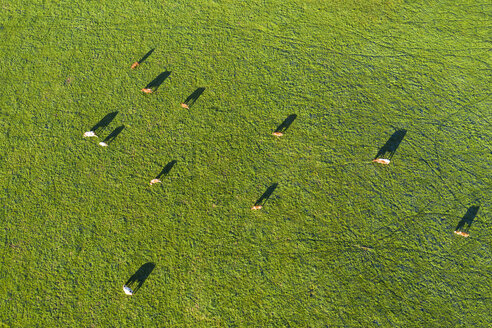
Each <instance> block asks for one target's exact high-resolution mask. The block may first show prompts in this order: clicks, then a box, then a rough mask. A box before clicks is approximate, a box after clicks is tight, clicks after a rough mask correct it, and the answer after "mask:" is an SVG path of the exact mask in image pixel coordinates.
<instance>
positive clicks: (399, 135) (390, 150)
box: [374, 129, 407, 159]
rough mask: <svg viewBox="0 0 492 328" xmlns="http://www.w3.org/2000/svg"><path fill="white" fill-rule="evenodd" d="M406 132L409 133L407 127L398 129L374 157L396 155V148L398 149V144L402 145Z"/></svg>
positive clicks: (389, 157)
mask: <svg viewBox="0 0 492 328" xmlns="http://www.w3.org/2000/svg"><path fill="white" fill-rule="evenodd" d="M405 134H407V130H405V129H401V130H397V131H396V132H395V133H393V134H392V135H391V137H390V138H389V139H388V141H386V143H385V144H384V146H383V147H381V148H380V149H379V151H378V153H377V154H376V156H375V157H374V159H377V158H387V159H392V158H393V156H394V155H395V152H396V150H397V149H398V146H400V143H401V142H402V140H403V138H404V137H405Z"/></svg>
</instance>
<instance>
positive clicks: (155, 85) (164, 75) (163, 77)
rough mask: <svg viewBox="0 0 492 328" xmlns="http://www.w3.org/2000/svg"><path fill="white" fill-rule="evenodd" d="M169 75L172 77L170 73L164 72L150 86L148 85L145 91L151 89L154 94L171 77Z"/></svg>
mask: <svg viewBox="0 0 492 328" xmlns="http://www.w3.org/2000/svg"><path fill="white" fill-rule="evenodd" d="M169 75H171V72H170V71H165V72H162V73H161V74H159V75H158V76H157V77H156V78H155V79H153V80H152V81H150V82H149V84H147V86H146V87H145V89H150V90H152V91H153V92H155V91H157V89H159V87H160V86H161V84H162V83H163V82H164V81H165V80H166V79H167V78H168V77H169Z"/></svg>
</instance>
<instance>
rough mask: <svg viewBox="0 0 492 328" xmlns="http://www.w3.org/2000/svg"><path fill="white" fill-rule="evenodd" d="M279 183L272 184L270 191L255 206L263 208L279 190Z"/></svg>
mask: <svg viewBox="0 0 492 328" xmlns="http://www.w3.org/2000/svg"><path fill="white" fill-rule="evenodd" d="M277 186H278V183H274V184H272V185H271V186H270V187H268V189H267V190H266V191H265V192H264V193H263V195H261V197H260V198H258V200H257V201H256V203H255V206H263V205H265V203H266V202H267V200H268V199H269V198H270V196H271V195H272V194H273V192H274V191H275V189H276V188H277Z"/></svg>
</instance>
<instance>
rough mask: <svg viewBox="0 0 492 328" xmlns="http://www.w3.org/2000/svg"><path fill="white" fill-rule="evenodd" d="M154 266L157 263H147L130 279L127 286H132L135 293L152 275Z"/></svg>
mask: <svg viewBox="0 0 492 328" xmlns="http://www.w3.org/2000/svg"><path fill="white" fill-rule="evenodd" d="M154 268H155V263H152V262H147V263H145V264H144V265H142V266H141V267H140V268H139V269H138V270H137V272H135V273H134V274H133V275H132V276H131V277H130V278H129V279H128V281H127V282H126V283H125V286H128V287H130V288H131V289H132V290H133V293H136V292H137V291H138V290H139V289H140V288H141V287H142V285H143V284H144V282H145V280H146V279H147V278H148V277H149V276H150V274H151V273H152V270H154Z"/></svg>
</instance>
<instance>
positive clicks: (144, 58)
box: [137, 48, 155, 64]
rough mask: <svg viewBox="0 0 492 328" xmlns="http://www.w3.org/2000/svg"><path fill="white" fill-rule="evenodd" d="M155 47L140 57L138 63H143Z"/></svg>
mask: <svg viewBox="0 0 492 328" xmlns="http://www.w3.org/2000/svg"><path fill="white" fill-rule="evenodd" d="M154 50H155V48H153V49H150V50H149V52H147V53H146V54H145V55H143V57H142V58H140V60H139V61H137V63H138V64H142V63H143V62H144V61H145V60H146V59H147V58H149V56H150V55H152V53H153V52H154Z"/></svg>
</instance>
